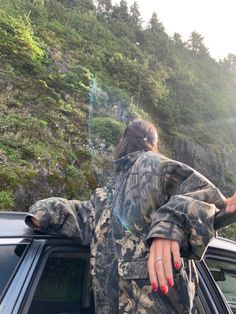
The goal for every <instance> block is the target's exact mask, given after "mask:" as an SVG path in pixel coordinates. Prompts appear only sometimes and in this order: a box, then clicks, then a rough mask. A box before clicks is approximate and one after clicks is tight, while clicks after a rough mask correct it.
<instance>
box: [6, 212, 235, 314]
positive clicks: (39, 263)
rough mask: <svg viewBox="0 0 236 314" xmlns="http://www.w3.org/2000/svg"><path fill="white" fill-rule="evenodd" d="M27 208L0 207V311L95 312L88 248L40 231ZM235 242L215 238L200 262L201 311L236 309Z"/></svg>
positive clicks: (21, 313) (11, 313)
mask: <svg viewBox="0 0 236 314" xmlns="http://www.w3.org/2000/svg"><path fill="white" fill-rule="evenodd" d="M25 215H26V213H20V212H0V250H1V251H0V294H1V300H0V313H1V314H26V313H28V314H66V313H67V314H78V313H95V311H94V304H93V295H92V288H91V280H90V272H89V267H90V266H89V256H90V254H89V247H81V246H80V245H79V244H78V243H77V240H76V239H71V238H65V237H62V236H54V235H47V234H42V233H38V232H36V231H33V230H31V229H30V228H28V227H27V226H26V225H25V223H24V218H25ZM235 260H236V242H233V241H230V240H227V239H223V238H216V239H215V240H213V241H212V242H211V244H210V245H209V247H208V249H207V251H206V253H205V256H204V259H203V260H202V261H199V262H196V266H197V270H198V273H199V289H198V293H197V298H196V304H197V309H198V313H199V314H204V313H207V314H216V313H220V314H223V313H236V263H235Z"/></svg>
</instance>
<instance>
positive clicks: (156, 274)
mask: <svg viewBox="0 0 236 314" xmlns="http://www.w3.org/2000/svg"><path fill="white" fill-rule="evenodd" d="M172 256H173V260H174V265H175V268H176V269H179V268H180V263H181V258H180V249H179V244H178V242H177V241H174V240H167V239H162V238H155V239H153V241H152V244H151V247H150V256H149V259H148V272H149V279H150V282H151V284H152V289H153V291H157V290H158V287H160V289H161V292H162V294H167V293H168V289H169V288H168V287H173V285H174V278H173V270H172Z"/></svg>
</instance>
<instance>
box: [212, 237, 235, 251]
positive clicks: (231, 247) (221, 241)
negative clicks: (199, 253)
mask: <svg viewBox="0 0 236 314" xmlns="http://www.w3.org/2000/svg"><path fill="white" fill-rule="evenodd" d="M209 248H212V249H220V250H227V251H233V252H236V242H235V241H232V240H229V239H226V238H221V237H217V238H215V239H214V240H212V241H211V242H210V244H209Z"/></svg>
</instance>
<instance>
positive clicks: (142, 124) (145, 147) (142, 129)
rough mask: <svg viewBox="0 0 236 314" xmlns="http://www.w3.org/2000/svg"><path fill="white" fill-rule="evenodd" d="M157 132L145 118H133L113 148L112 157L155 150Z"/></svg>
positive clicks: (116, 157) (117, 157)
mask: <svg viewBox="0 0 236 314" xmlns="http://www.w3.org/2000/svg"><path fill="white" fill-rule="evenodd" d="M157 141H158V133H157V129H156V128H155V126H154V125H153V124H152V123H150V122H148V121H145V120H134V121H133V122H132V123H131V124H130V125H129V126H128V127H127V128H126V129H125V132H124V135H123V137H122V138H121V140H120V142H119V143H118V144H117V145H116V147H115V150H114V153H113V155H114V159H119V158H122V157H123V156H125V155H127V154H129V153H132V152H135V151H138V150H139V151H149V150H151V151H155V152H156V151H157Z"/></svg>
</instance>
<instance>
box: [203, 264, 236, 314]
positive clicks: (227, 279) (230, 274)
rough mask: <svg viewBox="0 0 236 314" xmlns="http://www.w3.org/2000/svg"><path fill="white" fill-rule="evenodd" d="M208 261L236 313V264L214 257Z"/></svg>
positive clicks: (213, 274) (212, 272)
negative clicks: (214, 258)
mask: <svg viewBox="0 0 236 314" xmlns="http://www.w3.org/2000/svg"><path fill="white" fill-rule="evenodd" d="M206 263H207V266H208V267H209V269H210V271H211V274H212V276H213V277H214V279H215V281H216V283H217V285H218V286H219V288H220V289H221V291H222V292H223V294H224V296H225V298H226V300H227V301H228V303H229V305H230V307H231V309H232V311H233V313H236V264H235V263H231V262H228V261H220V260H213V259H206Z"/></svg>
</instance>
